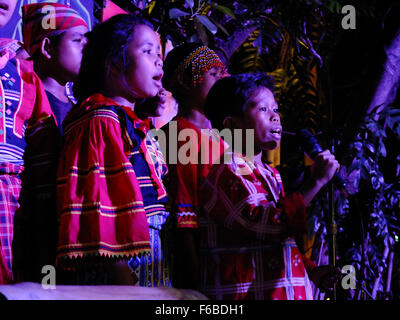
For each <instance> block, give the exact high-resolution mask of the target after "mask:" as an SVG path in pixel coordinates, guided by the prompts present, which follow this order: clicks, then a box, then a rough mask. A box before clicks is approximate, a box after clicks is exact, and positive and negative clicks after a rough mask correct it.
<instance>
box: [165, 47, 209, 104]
mask: <svg viewBox="0 0 400 320" xmlns="http://www.w3.org/2000/svg"><path fill="white" fill-rule="evenodd" d="M202 46H204V45H203V44H202V43H185V44H183V45H180V46H177V47H175V48H174V49H172V50H171V51H170V52H169V53H168V54H167V57H166V58H165V61H164V67H163V69H164V76H163V78H162V82H163V86H164V88H165V89H167V90H168V91H170V92H171V93H172V95H173V96H174V98H175V99H176V100H177V101H178V103H180V104H181V103H182V100H183V99H184V98H185V93H186V90H185V89H184V88H182V86H181V85H180V83H179V82H178V81H177V76H178V72H177V69H178V66H179V65H180V64H181V63H182V62H183V61H184V60H185V58H186V57H187V56H189V54H190V53H191V52H193V51H194V50H196V49H197V48H199V47H202ZM191 70H192V69H191V68H186V69H185V72H184V73H183V75H182V78H181V81H183V82H184V83H187V84H188V85H190V84H191V82H192V72H191Z"/></svg>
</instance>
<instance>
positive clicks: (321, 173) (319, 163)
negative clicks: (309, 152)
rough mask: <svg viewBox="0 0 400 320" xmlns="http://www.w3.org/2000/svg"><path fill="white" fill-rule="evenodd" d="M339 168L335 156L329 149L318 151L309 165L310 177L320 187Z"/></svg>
mask: <svg viewBox="0 0 400 320" xmlns="http://www.w3.org/2000/svg"><path fill="white" fill-rule="evenodd" d="M339 168H340V165H339V163H338V161H337V160H336V159H335V156H334V155H333V154H331V152H330V151H329V150H324V151H322V152H320V153H319V154H318V155H317V156H316V157H315V158H314V163H313V165H312V167H311V178H312V179H314V180H315V182H316V183H317V185H319V186H320V187H322V186H324V185H325V184H327V183H328V182H329V181H330V180H331V179H332V177H333V175H334V174H335V172H336V171H337V170H338V169H339Z"/></svg>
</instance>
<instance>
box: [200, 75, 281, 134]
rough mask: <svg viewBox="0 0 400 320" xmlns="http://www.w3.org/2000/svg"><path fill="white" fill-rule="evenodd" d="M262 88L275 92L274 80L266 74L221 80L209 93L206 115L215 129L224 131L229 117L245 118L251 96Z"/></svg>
mask: <svg viewBox="0 0 400 320" xmlns="http://www.w3.org/2000/svg"><path fill="white" fill-rule="evenodd" d="M260 87H265V88H267V89H269V90H271V91H272V92H274V83H273V78H272V77H271V76H268V75H267V74H265V73H243V74H238V75H234V76H230V77H226V78H222V79H219V80H218V81H217V82H216V83H215V84H214V85H213V86H212V88H211V90H210V92H209V93H208V96H207V99H206V102H205V105H204V114H205V116H206V117H207V118H208V119H209V120H210V121H211V124H212V126H213V128H216V129H218V130H222V129H224V125H223V121H224V119H225V118H226V117H228V116H237V117H243V115H244V112H245V107H246V103H247V101H248V100H249V99H250V96H251V95H252V94H253V93H254V92H255V91H256V90H257V89H259V88H260Z"/></svg>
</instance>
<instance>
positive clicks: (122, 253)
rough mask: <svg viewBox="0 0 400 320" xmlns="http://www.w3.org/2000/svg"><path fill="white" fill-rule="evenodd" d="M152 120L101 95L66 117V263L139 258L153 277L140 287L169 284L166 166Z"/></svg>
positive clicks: (61, 246)
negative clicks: (163, 233) (162, 232)
mask: <svg viewBox="0 0 400 320" xmlns="http://www.w3.org/2000/svg"><path fill="white" fill-rule="evenodd" d="M150 123H151V122H150V120H149V119H147V120H140V119H139V118H138V117H137V116H136V115H135V113H134V112H133V111H132V110H131V109H130V108H128V107H124V106H118V105H117V104H116V103H115V102H114V101H112V100H110V99H108V98H105V97H103V96H102V95H100V94H95V95H93V96H91V97H90V98H88V99H87V100H86V101H85V102H84V103H83V104H82V105H81V106H80V107H79V108H75V109H73V110H72V112H71V114H70V115H68V116H67V119H66V120H65V121H64V125H65V126H64V131H65V141H66V142H65V147H64V149H63V151H62V155H61V162H60V165H59V171H58V182H57V183H58V195H59V198H58V199H59V201H58V213H59V220H60V227H59V243H58V262H59V263H60V264H66V265H67V266H73V265H74V264H75V263H76V262H77V261H76V260H75V259H71V258H77V257H82V258H89V257H92V256H97V257H102V258H103V260H104V259H105V260H107V259H109V258H119V259H124V260H129V259H130V258H133V259H132V260H131V263H130V266H131V267H134V268H135V271H137V270H136V267H137V266H138V265H140V267H141V271H140V272H142V273H143V274H144V275H145V276H146V277H145V276H143V277H141V278H140V277H139V278H140V284H141V285H146V286H147V285H152V286H153V285H154V286H157V285H161V286H162V285H168V274H167V271H166V270H165V263H164V261H163V258H162V248H161V242H160V237H159V229H160V228H161V226H162V224H163V222H164V221H165V219H166V217H167V215H168V212H167V211H166V208H165V204H166V202H167V201H168V196H167V192H166V190H165V188H164V185H163V183H162V177H163V176H164V175H165V174H166V165H165V161H164V159H163V157H162V154H161V152H160V151H159V150H158V148H157V146H156V142H155V140H154V138H153V137H152V136H151V132H149V129H150ZM149 253H150V256H148V254H149ZM135 258H138V259H139V260H137V261H136V264H134V263H133V261H134V260H135ZM140 272H139V273H140Z"/></svg>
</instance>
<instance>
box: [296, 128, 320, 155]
mask: <svg viewBox="0 0 400 320" xmlns="http://www.w3.org/2000/svg"><path fill="white" fill-rule="evenodd" d="M296 136H297V139H298V142H299V144H300V146H301V148H302V149H303V151H304V152H305V153H306V154H307V155H308V156H309V157H310V158H311V159H314V158H315V156H316V155H317V154H318V153H320V152H322V151H323V150H322V148H321V146H320V145H319V144H318V141H317V139H315V137H314V136H313V135H312V134H311V132H310V131H308V130H306V129H301V130H300V131H299V132H298V133H297V135H296Z"/></svg>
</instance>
